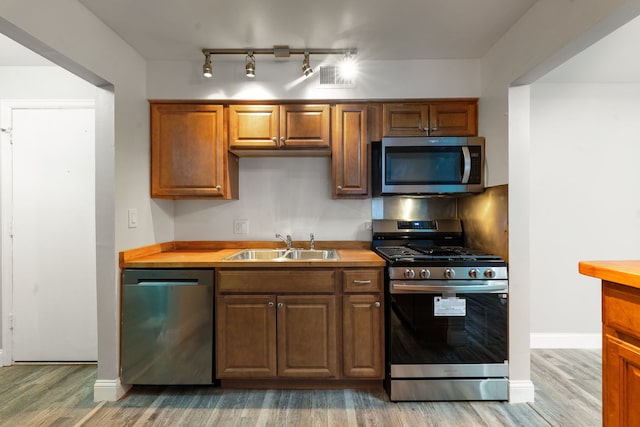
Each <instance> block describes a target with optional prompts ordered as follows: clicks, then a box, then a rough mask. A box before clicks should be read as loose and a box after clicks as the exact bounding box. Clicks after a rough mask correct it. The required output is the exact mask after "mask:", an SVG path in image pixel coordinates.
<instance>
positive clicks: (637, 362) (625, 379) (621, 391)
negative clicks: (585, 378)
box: [602, 281, 640, 427]
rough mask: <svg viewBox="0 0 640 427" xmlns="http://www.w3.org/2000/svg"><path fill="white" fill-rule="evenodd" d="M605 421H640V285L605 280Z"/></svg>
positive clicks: (612, 423)
mask: <svg viewBox="0 0 640 427" xmlns="http://www.w3.org/2000/svg"><path fill="white" fill-rule="evenodd" d="M602 297H603V298H602V301H603V307H602V321H603V351H602V362H603V371H602V379H603V383H602V408H603V417H602V421H603V425H605V426H608V427H612V426H632V425H640V405H638V396H640V289H637V288H632V287H628V286H623V285H620V284H617V283H612V282H607V281H603V288H602Z"/></svg>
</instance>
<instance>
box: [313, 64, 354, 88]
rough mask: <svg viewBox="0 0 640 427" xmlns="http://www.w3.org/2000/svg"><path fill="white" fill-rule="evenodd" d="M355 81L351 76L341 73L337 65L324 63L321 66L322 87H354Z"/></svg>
mask: <svg viewBox="0 0 640 427" xmlns="http://www.w3.org/2000/svg"><path fill="white" fill-rule="evenodd" d="M353 86H354V82H353V80H352V79H350V78H344V77H342V76H341V75H340V70H339V69H338V67H337V66H335V65H323V66H321V67H320V87H321V88H327V89H333V88H346V87H353Z"/></svg>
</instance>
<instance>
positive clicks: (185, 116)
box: [151, 103, 232, 198]
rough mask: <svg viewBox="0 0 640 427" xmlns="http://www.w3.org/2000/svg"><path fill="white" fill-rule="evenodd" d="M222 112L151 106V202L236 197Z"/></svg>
mask: <svg viewBox="0 0 640 427" xmlns="http://www.w3.org/2000/svg"><path fill="white" fill-rule="evenodd" d="M226 151H227V150H226V145H225V143H224V121H223V107H222V106H220V105H197V104H194V105H191V104H162V103H158V104H151V197H158V198H180V197H189V196H191V197H220V198H230V197H232V196H231V194H230V192H231V190H230V188H229V186H228V185H229V183H228V182H227V181H226V179H225V177H226V174H227V167H228V163H227V157H226Z"/></svg>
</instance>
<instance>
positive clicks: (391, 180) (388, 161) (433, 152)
mask: <svg viewBox="0 0 640 427" xmlns="http://www.w3.org/2000/svg"><path fill="white" fill-rule="evenodd" d="M463 164H464V159H463V156H462V151H461V150H460V148H459V147H433V148H430V149H426V148H416V147H387V149H386V156H385V183H386V184H387V185H402V184H404V185H420V184H459V183H460V180H461V179H462V168H463Z"/></svg>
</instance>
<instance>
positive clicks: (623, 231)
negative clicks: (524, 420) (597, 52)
mask: <svg viewBox="0 0 640 427" xmlns="http://www.w3.org/2000/svg"><path fill="white" fill-rule="evenodd" d="M639 99H640V85H638V84H636V85H632V84H624V85H620V84H568V83H565V84H560V83H559V84H550V83H546V84H542V83H538V84H533V85H532V86H531V145H530V157H529V162H530V174H531V175H530V177H531V187H530V189H531V192H530V206H531V210H530V217H531V222H530V234H529V239H530V256H531V258H530V270H531V279H530V280H531V307H532V308H531V332H532V334H535V335H539V336H540V339H541V341H542V342H544V340H543V338H544V335H545V334H562V333H574V334H594V335H598V334H599V333H600V331H601V324H600V321H601V318H600V315H601V310H600V286H599V284H598V283H596V281H595V280H593V279H590V278H588V277H585V276H582V275H580V274H578V268H577V265H578V262H579V261H580V260H589V259H637V258H639V257H640V197H638V194H637V192H638V189H637V187H638V185H637V184H638V183H640V168H639V167H638V159H639V158H640V134H638V117H640V103H639V102H638V100H639Z"/></svg>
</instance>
